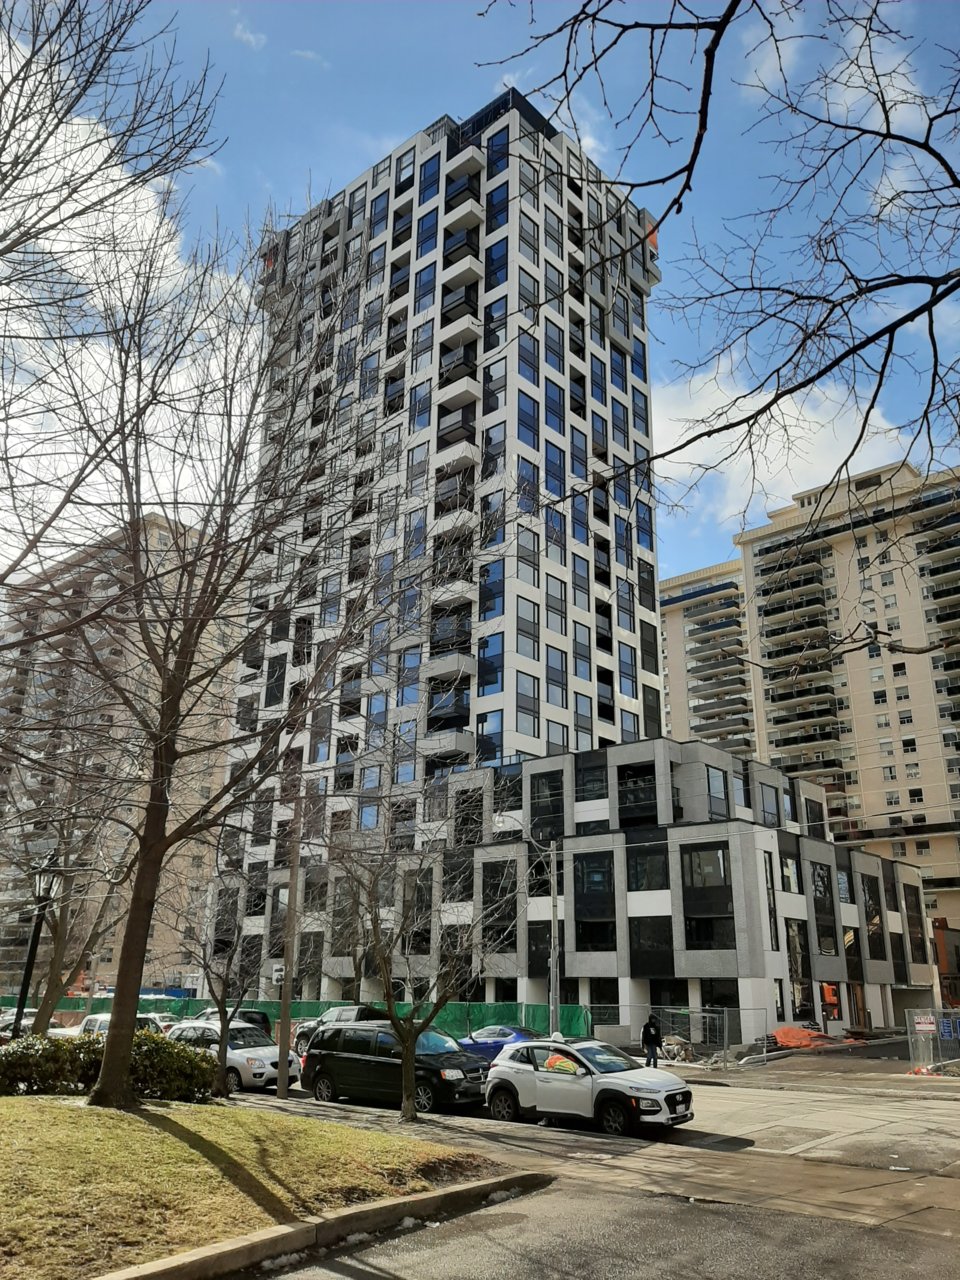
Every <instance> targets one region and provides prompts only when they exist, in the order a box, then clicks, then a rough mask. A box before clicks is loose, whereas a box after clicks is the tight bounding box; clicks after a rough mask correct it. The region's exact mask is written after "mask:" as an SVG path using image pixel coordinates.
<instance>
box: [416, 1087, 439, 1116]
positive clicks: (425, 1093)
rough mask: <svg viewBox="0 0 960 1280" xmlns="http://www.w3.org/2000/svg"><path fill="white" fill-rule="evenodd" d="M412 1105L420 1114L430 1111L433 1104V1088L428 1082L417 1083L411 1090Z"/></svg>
mask: <svg viewBox="0 0 960 1280" xmlns="http://www.w3.org/2000/svg"><path fill="white" fill-rule="evenodd" d="M413 1105H414V1106H415V1107H416V1109H417V1110H418V1111H419V1112H420V1113H421V1115H422V1114H425V1113H426V1112H427V1111H432V1110H433V1108H434V1105H435V1099H434V1096H433V1090H432V1089H431V1088H430V1086H429V1085H428V1084H422V1083H421V1084H418V1085H417V1086H416V1088H415V1089H414V1091H413Z"/></svg>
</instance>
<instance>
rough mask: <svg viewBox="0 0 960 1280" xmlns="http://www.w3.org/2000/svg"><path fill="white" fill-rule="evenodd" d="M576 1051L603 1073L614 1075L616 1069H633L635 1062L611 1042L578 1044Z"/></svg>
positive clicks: (635, 1065) (635, 1066) (634, 1068)
mask: <svg viewBox="0 0 960 1280" xmlns="http://www.w3.org/2000/svg"><path fill="white" fill-rule="evenodd" d="M577 1052H578V1053H579V1054H580V1055H581V1057H583V1058H585V1059H586V1060H587V1062H589V1063H590V1065H591V1067H593V1069H594V1070H595V1071H599V1072H601V1073H602V1074H603V1075H614V1074H616V1072H618V1071H635V1070H636V1069H637V1064H636V1062H635V1061H634V1060H633V1058H629V1057H627V1055H626V1054H625V1053H622V1052H621V1051H620V1050H619V1049H615V1048H614V1047H613V1045H612V1044H578V1045H577Z"/></svg>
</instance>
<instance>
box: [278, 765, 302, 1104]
mask: <svg viewBox="0 0 960 1280" xmlns="http://www.w3.org/2000/svg"><path fill="white" fill-rule="evenodd" d="M302 785H303V780H302V778H301V777H298V779H297V796H296V799H295V801H294V805H293V821H292V822H291V824H290V834H291V845H290V877H289V881H288V886H287V918H286V921H285V928H284V939H283V982H282V984H281V986H280V1018H279V1020H278V1022H277V1048H278V1053H277V1097H278V1098H286V1097H287V1086H288V1084H289V1079H290V1072H289V1066H290V1005H291V1003H292V1000H293V965H294V957H295V955H296V950H297V910H298V908H297V893H298V890H299V887H300V821H301V804H302V801H301V794H302Z"/></svg>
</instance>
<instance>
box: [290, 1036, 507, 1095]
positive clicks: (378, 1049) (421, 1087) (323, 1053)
mask: <svg viewBox="0 0 960 1280" xmlns="http://www.w3.org/2000/svg"><path fill="white" fill-rule="evenodd" d="M487 1069H488V1063H486V1062H485V1061H484V1060H483V1058H478V1057H477V1056H476V1055H475V1054H472V1053H464V1051H463V1050H462V1049H461V1048H460V1046H459V1045H458V1044H457V1042H456V1040H453V1039H452V1038H451V1037H450V1036H448V1035H445V1034H444V1033H443V1032H442V1031H437V1030H435V1029H434V1028H432V1027H431V1028H429V1029H428V1030H427V1031H422V1032H421V1033H420V1035H419V1036H418V1037H417V1082H416V1092H415V1095H414V1101H415V1103H416V1107H417V1110H418V1111H433V1110H434V1109H435V1108H436V1107H442V1106H460V1107H463V1106H466V1107H479V1106H482V1105H483V1082H484V1080H485V1079H486V1076H487ZM300 1083H301V1085H302V1086H303V1088H304V1089H309V1090H311V1091H312V1092H313V1096H314V1097H315V1098H316V1100H317V1101H318V1102H334V1101H336V1099H337V1098H338V1097H339V1096H340V1095H341V1094H345V1095H346V1096H347V1097H350V1098H369V1099H371V1100H376V1101H378V1102H394V1103H399V1102H400V1101H401V1100H402V1097H403V1088H402V1084H401V1076H400V1041H399V1040H398V1039H397V1037H396V1035H395V1034H394V1032H393V1029H392V1028H391V1026H390V1024H389V1022H351V1023H344V1024H343V1025H340V1024H334V1025H333V1026H328V1027H321V1029H320V1030H319V1031H318V1032H317V1033H316V1035H315V1036H314V1037H313V1040H312V1041H311V1042H310V1048H309V1049H308V1050H307V1055H306V1057H305V1058H304V1060H303V1075H302V1077H301V1080H300Z"/></svg>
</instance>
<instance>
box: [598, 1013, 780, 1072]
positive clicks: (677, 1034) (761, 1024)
mask: <svg viewBox="0 0 960 1280" xmlns="http://www.w3.org/2000/svg"><path fill="white" fill-rule="evenodd" d="M590 1013H591V1015H592V1023H593V1034H594V1035H596V1036H598V1037H599V1038H600V1039H602V1040H610V1041H612V1042H614V1043H616V1044H619V1045H621V1047H623V1048H625V1049H627V1050H628V1051H629V1052H631V1053H637V1052H639V1050H640V1033H641V1029H642V1027H643V1024H644V1023H645V1022H646V1020H647V1018H648V1017H650V1015H651V1014H652V1015H653V1016H654V1017H655V1018H656V1019H657V1022H658V1024H659V1027H660V1035H661V1037H662V1038H663V1052H662V1053H661V1054H660V1059H661V1061H663V1062H675V1063H677V1064H678V1065H680V1064H683V1063H687V1064H694V1065H698V1066H704V1067H712V1068H720V1067H726V1066H728V1065H729V1064H730V1063H732V1062H733V1061H734V1060H735V1059H736V1057H737V1056H738V1051H739V1050H740V1049H741V1046H744V1045H746V1046H747V1048H748V1051H749V1050H750V1049H752V1050H753V1052H755V1053H766V1052H767V1048H768V1045H769V1039H768V1036H767V1030H768V1015H767V1010H766V1009H743V1008H713V1007H708V1008H700V1009H695V1008H690V1007H689V1006H674V1005H653V1006H651V1005H619V1006H617V1005H610V1006H609V1007H607V1006H597V1005H594V1006H591V1007H590Z"/></svg>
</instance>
